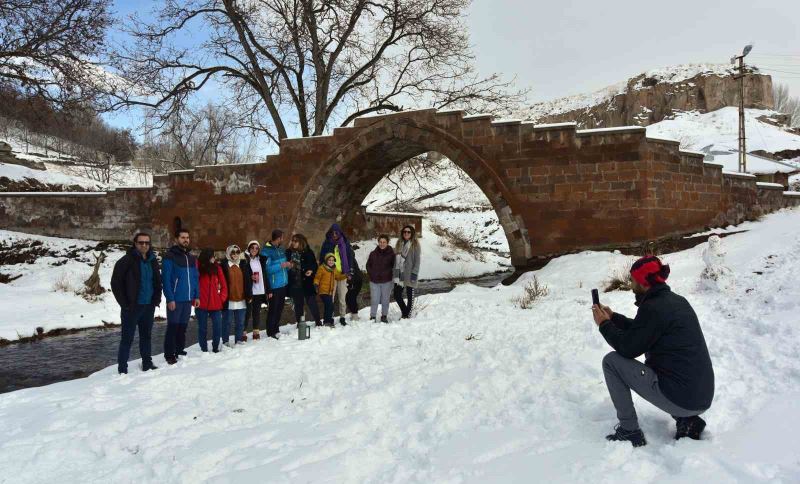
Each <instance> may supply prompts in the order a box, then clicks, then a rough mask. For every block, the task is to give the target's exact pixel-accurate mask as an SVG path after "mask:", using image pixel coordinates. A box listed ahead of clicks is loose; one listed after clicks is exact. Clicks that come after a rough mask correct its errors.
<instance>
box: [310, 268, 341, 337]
mask: <svg viewBox="0 0 800 484" xmlns="http://www.w3.org/2000/svg"><path fill="white" fill-rule="evenodd" d="M322 260H323V261H324V262H323V263H322V264H320V265H319V268H317V273H316V275H315V276H314V288H315V289H316V291H317V294H319V297H320V299H322V304H323V306H324V307H325V313H324V314H325V316H324V322H325V326H330V327H333V294H334V292H335V291H336V283H337V282H338V281H346V280H347V276H346V275H344V274H342V273H341V271H339V269H338V268H337V267H336V256H335V255H333V254H332V253H328V254H326V255H325V256H324V257H323V259H322Z"/></svg>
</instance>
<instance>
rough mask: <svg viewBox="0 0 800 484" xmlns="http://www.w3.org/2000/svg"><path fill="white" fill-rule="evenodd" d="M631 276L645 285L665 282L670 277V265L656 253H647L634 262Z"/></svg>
mask: <svg viewBox="0 0 800 484" xmlns="http://www.w3.org/2000/svg"><path fill="white" fill-rule="evenodd" d="M631 277H632V278H633V280H634V281H636V282H638V283H639V284H641V285H642V286H644V287H650V286H652V285H654V284H664V283H665V282H667V277H669V266H668V265H666V264H663V263H662V262H661V259H659V258H658V257H656V256H654V255H646V256H644V257H642V258H641V259H639V260H637V261H636V262H634V263H633V265H632V266H631Z"/></svg>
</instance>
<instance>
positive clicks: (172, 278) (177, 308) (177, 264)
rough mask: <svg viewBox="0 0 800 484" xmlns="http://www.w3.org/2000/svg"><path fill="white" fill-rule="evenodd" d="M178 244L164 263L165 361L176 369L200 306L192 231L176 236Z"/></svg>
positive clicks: (162, 277) (168, 253) (167, 254)
mask: <svg viewBox="0 0 800 484" xmlns="http://www.w3.org/2000/svg"><path fill="white" fill-rule="evenodd" d="M175 241H176V244H175V245H173V246H172V247H171V248H170V249H169V250H168V251H167V252H166V254H164V257H163V259H162V263H161V286H162V290H163V291H164V299H166V300H167V331H166V333H165V334H164V359H165V360H166V361H167V363H168V364H170V365H174V364H175V363H177V362H178V358H179V357H181V356H184V355H186V351H184V347H185V346H186V327H187V326H188V325H189V316H191V312H192V306H194V307H197V306H199V305H200V290H199V288H198V284H199V275H198V273H197V259H196V258H195V257H194V256H193V255H192V252H191V249H190V248H189V244H190V238H189V231H188V230H187V229H185V228H182V229H180V230H178V233H177V234H175Z"/></svg>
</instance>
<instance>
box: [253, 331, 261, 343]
mask: <svg viewBox="0 0 800 484" xmlns="http://www.w3.org/2000/svg"><path fill="white" fill-rule="evenodd" d="M257 339H261V334H260V333H259V332H258V330H257V329H254V330H253V341H255V340H257Z"/></svg>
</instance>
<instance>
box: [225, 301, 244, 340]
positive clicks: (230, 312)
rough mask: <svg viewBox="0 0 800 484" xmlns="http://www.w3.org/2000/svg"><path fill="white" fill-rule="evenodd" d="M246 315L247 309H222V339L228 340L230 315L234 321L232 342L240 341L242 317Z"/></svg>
mask: <svg viewBox="0 0 800 484" xmlns="http://www.w3.org/2000/svg"><path fill="white" fill-rule="evenodd" d="M246 315H247V309H246V308H245V309H223V310H222V341H223V342H224V343H227V342H229V341H230V336H231V326H230V322H231V317H233V321H234V324H235V326H234V329H233V342H234V343H238V342H239V341H242V334H243V333H244V317H245V316H246Z"/></svg>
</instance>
